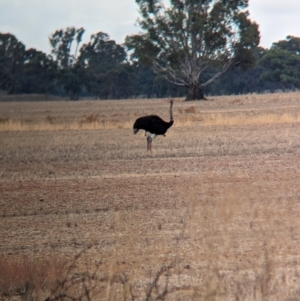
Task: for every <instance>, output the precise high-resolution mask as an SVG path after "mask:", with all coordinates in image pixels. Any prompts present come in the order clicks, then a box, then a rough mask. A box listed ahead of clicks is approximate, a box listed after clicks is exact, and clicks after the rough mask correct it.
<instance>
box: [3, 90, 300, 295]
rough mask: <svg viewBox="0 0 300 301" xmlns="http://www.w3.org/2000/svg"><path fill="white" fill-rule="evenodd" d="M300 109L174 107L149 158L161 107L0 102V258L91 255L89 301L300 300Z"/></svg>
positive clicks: (279, 105)
mask: <svg viewBox="0 0 300 301" xmlns="http://www.w3.org/2000/svg"><path fill="white" fill-rule="evenodd" d="M299 98H300V94H298V93H291V94H280V95H279V94H273V95H247V96H234V97H233V96H232V97H215V98H213V99H210V100H209V101H205V102H190V103H184V102H180V101H179V100H177V101H176V102H175V104H174V119H175V123H174V126H173V127H172V128H170V130H169V131H168V133H167V136H166V137H159V138H156V139H155V140H154V142H153V153H152V154H150V153H147V151H146V139H145V137H144V134H143V133H142V132H141V133H138V134H137V135H133V133H132V124H133V122H134V120H135V119H136V118H137V117H139V116H142V115H146V114H158V115H160V116H161V117H163V118H164V119H165V120H168V118H169V116H168V103H167V102H166V101H165V100H127V101H125V100H124V101H102V102H95V101H79V102H28V103H27V102H25V103H17V102H14V103H0V141H1V143H0V166H1V167H0V193H1V194H0V229H1V231H0V241H1V245H0V256H1V258H4V259H5V260H6V261H7V262H13V261H14V260H20V258H25V257H26V258H31V259H32V260H35V261H38V262H43V261H46V260H48V259H49V258H50V257H51V258H59V259H68V260H70V261H72V259H73V258H74V256H75V255H76V254H78V253H79V252H81V251H83V250H84V254H83V256H81V257H80V258H79V259H78V260H77V261H76V267H75V268H74V269H75V270H76V273H78V272H79V271H95V275H97V277H98V278H97V279H100V280H101V281H100V282H99V283H98V284H97V285H96V287H95V289H96V290H97V292H98V295H97V297H95V300H99V299H103V300H120V299H122V300H127V299H130V300H132V299H135V300H140V299H141V298H143V299H144V300H154V299H155V298H156V299H161V298H162V297H163V298H166V299H170V300H298V299H297V298H298V297H299V294H300V277H299V276H300V266H299V263H300V251H299V250H300V248H299V247H300V219H299V216H300V215H299V214H300V205H299V200H300V188H299V176H300V160H299V159H300V140H299V137H300V104H299ZM158 271H161V276H160V277H159V278H156V277H157V276H159V275H160V274H157V272H158ZM74 273H75V271H74ZM2 277H3V275H2ZM155 279H156V280H157V281H156V282H155ZM151 283H152V284H153V287H152V290H151V292H150V296H149V287H150V288H151V285H149V284H151ZM0 284H1V273H0ZM147 285H148V286H147ZM164 292H165V294H163V293H164ZM147 294H148V295H147ZM133 297H134V298H133ZM147 298H148V299H147ZM151 298H152V299H151Z"/></svg>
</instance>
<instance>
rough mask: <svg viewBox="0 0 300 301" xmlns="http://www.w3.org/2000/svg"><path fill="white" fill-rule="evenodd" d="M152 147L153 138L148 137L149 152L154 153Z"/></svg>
mask: <svg viewBox="0 0 300 301" xmlns="http://www.w3.org/2000/svg"><path fill="white" fill-rule="evenodd" d="M151 146H152V138H151V136H148V137H147V151H150V152H152V150H151Z"/></svg>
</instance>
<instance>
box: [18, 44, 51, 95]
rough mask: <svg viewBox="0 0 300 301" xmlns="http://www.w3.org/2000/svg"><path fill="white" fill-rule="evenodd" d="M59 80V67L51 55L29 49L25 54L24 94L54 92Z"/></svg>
mask: <svg viewBox="0 0 300 301" xmlns="http://www.w3.org/2000/svg"><path fill="white" fill-rule="evenodd" d="M56 79H57V65H56V63H55V62H54V61H53V59H52V57H51V56H50V55H47V54H45V53H43V52H41V51H37V50H36V49H33V48H31V49H29V50H26V51H25V54H24V68H23V74H22V92H23V93H44V94H45V95H46V98H47V95H48V94H49V93H50V92H51V91H52V89H53V88H54V86H55V83H56Z"/></svg>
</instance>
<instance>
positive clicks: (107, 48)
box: [79, 32, 133, 99]
mask: <svg viewBox="0 0 300 301" xmlns="http://www.w3.org/2000/svg"><path fill="white" fill-rule="evenodd" d="M126 56H127V54H126V51H125V49H124V48H123V47H122V46H121V45H118V44H117V43H116V42H115V41H114V40H111V39H110V38H109V35H108V34H106V33H103V32H98V33H96V34H93V35H92V36H91V40H90V42H89V43H87V44H84V45H83V46H82V47H81V49H80V57H79V60H80V62H81V63H82V64H83V65H84V67H85V70H86V73H87V75H88V78H89V84H88V87H89V90H90V91H91V92H92V93H93V94H95V95H97V96H98V97H99V98H108V99H111V98H120V97H122V96H123V97H124V96H128V95H130V94H131V93H133V90H132V78H131V76H130V73H131V68H130V66H129V64H127V63H126Z"/></svg>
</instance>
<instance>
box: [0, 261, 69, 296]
mask: <svg viewBox="0 0 300 301" xmlns="http://www.w3.org/2000/svg"><path fill="white" fill-rule="evenodd" d="M65 272H66V266H65V262H63V261H62V260H59V259H57V258H55V257H52V258H50V259H48V260H46V261H39V260H32V259H31V258H29V257H27V256H23V257H22V258H14V257H2V258H1V259H0V292H1V295H2V296H7V297H9V296H13V295H19V296H25V297H26V296H27V295H28V294H35V295H36V296H39V297H41V295H43V294H44V293H45V292H46V293H47V292H48V293H49V292H50V291H51V290H52V289H53V288H54V287H55V286H56V285H57V283H58V282H59V281H62V280H63V278H64V277H65Z"/></svg>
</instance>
